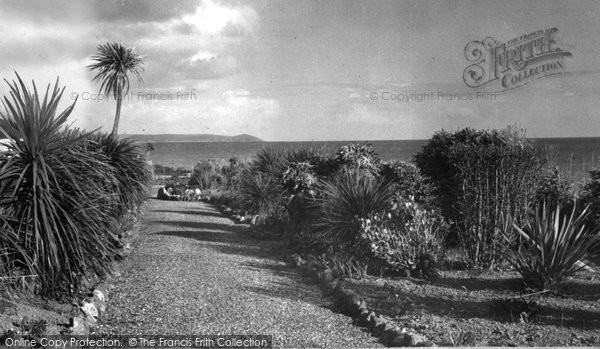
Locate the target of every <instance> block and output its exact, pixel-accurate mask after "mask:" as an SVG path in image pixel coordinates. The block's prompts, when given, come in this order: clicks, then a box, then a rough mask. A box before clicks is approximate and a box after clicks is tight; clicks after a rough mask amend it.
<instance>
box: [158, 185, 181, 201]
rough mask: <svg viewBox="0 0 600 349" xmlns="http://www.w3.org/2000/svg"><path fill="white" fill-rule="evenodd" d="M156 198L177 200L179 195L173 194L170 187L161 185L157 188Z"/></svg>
mask: <svg viewBox="0 0 600 349" xmlns="http://www.w3.org/2000/svg"><path fill="white" fill-rule="evenodd" d="M156 198H157V199H159V200H171V201H177V200H179V198H180V196H179V195H175V194H173V188H172V187H169V188H166V187H164V186H163V187H160V188H159V189H158V195H157V196H156Z"/></svg>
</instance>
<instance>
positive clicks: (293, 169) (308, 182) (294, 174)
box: [282, 162, 317, 195]
mask: <svg viewBox="0 0 600 349" xmlns="http://www.w3.org/2000/svg"><path fill="white" fill-rule="evenodd" d="M282 182H283V186H284V187H285V188H286V189H287V190H288V191H289V192H290V193H292V194H299V193H308V194H310V195H313V194H314V187H315V185H316V184H317V176H316V175H315V170H314V166H313V165H311V164H310V163H308V162H299V163H292V164H290V165H289V166H288V168H287V170H286V171H285V172H284V173H283V179H282Z"/></svg>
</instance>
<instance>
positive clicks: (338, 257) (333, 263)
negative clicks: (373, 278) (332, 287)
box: [319, 248, 368, 279]
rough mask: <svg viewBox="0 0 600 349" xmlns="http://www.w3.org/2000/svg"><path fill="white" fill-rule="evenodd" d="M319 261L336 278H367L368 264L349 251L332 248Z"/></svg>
mask: <svg viewBox="0 0 600 349" xmlns="http://www.w3.org/2000/svg"><path fill="white" fill-rule="evenodd" d="M319 259H320V261H321V262H322V263H323V265H325V266H326V267H327V268H328V269H330V270H331V272H332V274H333V277H334V278H339V277H348V278H353V279H364V278H365V277H366V276H367V268H368V263H366V261H365V260H364V259H362V258H360V257H358V256H356V255H355V254H352V253H349V252H348V251H339V250H334V249H332V248H330V249H329V250H328V251H327V252H326V253H324V254H323V255H322V256H321V257H320V258H319Z"/></svg>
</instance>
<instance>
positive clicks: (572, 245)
mask: <svg viewBox="0 0 600 349" xmlns="http://www.w3.org/2000/svg"><path fill="white" fill-rule="evenodd" d="M588 215H589V211H588V207H586V208H585V209H583V210H580V211H579V210H578V208H577V205H576V204H575V205H573V209H572V211H571V213H570V214H563V213H562V212H561V206H560V205H556V207H555V208H548V206H547V204H546V203H545V202H544V203H543V204H542V205H540V206H538V207H536V211H535V215H534V217H533V220H532V221H531V222H528V223H527V224H526V226H524V227H519V226H517V225H516V224H513V225H514V228H515V229H516V231H517V232H518V233H519V234H520V235H521V236H522V237H523V239H524V240H525V246H526V249H525V251H520V252H518V253H517V252H512V253H510V254H509V255H508V261H509V262H510V263H511V264H512V265H513V266H514V268H515V269H516V270H517V271H518V272H519V273H520V274H521V275H522V276H523V279H524V281H525V284H526V285H527V286H529V287H533V288H540V289H544V290H546V289H552V288H553V287H555V286H556V285H557V284H558V283H560V282H561V281H563V280H564V279H565V278H567V277H569V276H571V275H573V274H575V273H577V272H579V271H581V270H582V269H583V268H584V264H582V263H580V261H581V260H583V259H584V258H585V257H586V256H587V255H588V253H589V252H591V251H592V250H593V249H594V248H597V247H599V246H600V232H599V231H598V230H597V229H596V228H589V227H588V226H586V220H587V219H588Z"/></svg>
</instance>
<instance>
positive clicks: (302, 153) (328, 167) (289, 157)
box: [284, 146, 339, 178]
mask: <svg viewBox="0 0 600 349" xmlns="http://www.w3.org/2000/svg"><path fill="white" fill-rule="evenodd" d="M284 158H285V164H286V166H288V167H289V166H291V165H293V164H299V163H308V164H310V165H311V166H312V170H313V172H314V174H315V175H316V176H317V177H319V178H326V177H329V176H331V175H333V174H334V173H335V172H337V170H338V168H339V164H338V162H337V160H336V159H335V158H333V157H332V156H331V152H330V151H329V150H328V149H327V148H325V147H307V146H303V147H300V148H298V149H293V150H290V151H287V152H286V153H285V156H284Z"/></svg>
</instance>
